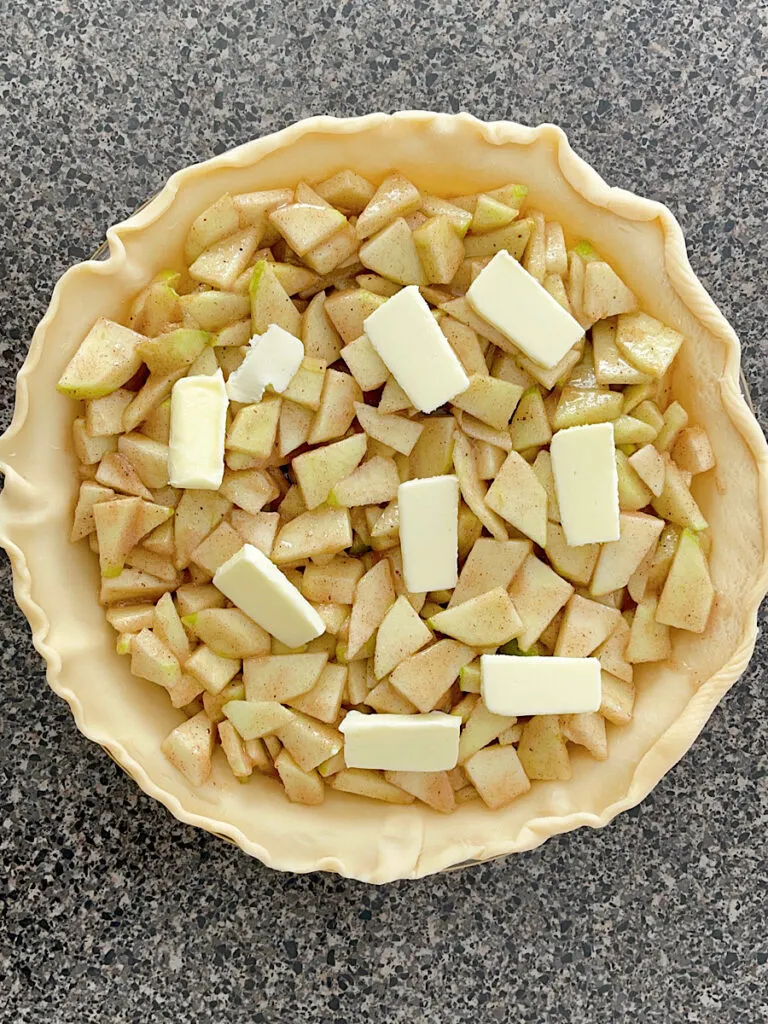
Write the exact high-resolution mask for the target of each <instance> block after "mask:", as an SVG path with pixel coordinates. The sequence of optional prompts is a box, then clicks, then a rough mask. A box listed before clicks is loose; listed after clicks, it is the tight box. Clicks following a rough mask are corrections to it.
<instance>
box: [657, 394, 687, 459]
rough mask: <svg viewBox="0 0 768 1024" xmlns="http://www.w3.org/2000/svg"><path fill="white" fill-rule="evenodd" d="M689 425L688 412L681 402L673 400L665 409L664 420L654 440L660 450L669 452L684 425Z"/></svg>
mask: <svg viewBox="0 0 768 1024" xmlns="http://www.w3.org/2000/svg"><path fill="white" fill-rule="evenodd" d="M687 425H688V413H687V412H686V411H685V409H684V408H683V407H682V405H680V403H679V402H672V403H671V404H670V405H668V406H667V408H666V410H665V411H664V422H663V424H662V427H661V429H660V430H659V433H658V434H657V436H656V440H655V441H654V442H653V443H654V445H655V446H656V447H657V448H658V450H659V451H660V452H668V451H669V449H670V448H671V447H672V445H673V444H674V443H675V441H676V440H677V437H678V434H679V433H680V431H681V430H682V429H683V427H685V426H687Z"/></svg>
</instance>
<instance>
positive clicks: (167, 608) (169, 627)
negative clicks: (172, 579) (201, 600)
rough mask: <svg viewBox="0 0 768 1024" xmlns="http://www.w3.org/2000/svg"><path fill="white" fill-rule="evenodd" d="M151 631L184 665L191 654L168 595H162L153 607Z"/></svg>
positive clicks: (187, 639) (180, 623) (182, 627)
mask: <svg viewBox="0 0 768 1024" xmlns="http://www.w3.org/2000/svg"><path fill="white" fill-rule="evenodd" d="M152 629H153V631H154V633H155V635H156V636H158V637H159V638H160V639H161V640H162V641H163V643H164V644H165V645H166V647H167V648H168V650H169V651H171V652H172V653H173V655H174V656H175V657H176V658H178V660H179V662H180V663H182V664H184V662H186V661H187V659H188V658H189V656H190V654H191V647H190V645H189V638H188V637H187V634H186V631H185V629H184V626H183V625H182V622H181V619H180V618H179V613H178V612H177V610H176V605H175V604H174V603H173V598H172V597H171V595H170V594H163V596H162V597H161V598H160V600H159V601H158V602H157V604H156V605H155V610H154V614H153V616H152Z"/></svg>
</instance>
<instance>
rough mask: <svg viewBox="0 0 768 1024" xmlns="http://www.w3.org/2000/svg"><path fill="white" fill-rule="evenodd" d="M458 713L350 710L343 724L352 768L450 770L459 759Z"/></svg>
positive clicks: (345, 743)
mask: <svg viewBox="0 0 768 1024" xmlns="http://www.w3.org/2000/svg"><path fill="white" fill-rule="evenodd" d="M460 728H461V719H460V718H459V717H458V715H446V714H444V713H443V712H442V711H430V712H429V713H428V714H425V715H363V714H361V713H360V712H359V711H350V712H349V714H348V715H347V716H346V718H345V719H344V721H343V722H342V723H341V725H340V726H339V729H340V730H341V732H343V733H344V761H345V762H346V765H347V767H348V768H378V769H381V770H382V771H389V772H447V771H450V770H451V768H455V767H456V764H457V762H458V759H459V730H460Z"/></svg>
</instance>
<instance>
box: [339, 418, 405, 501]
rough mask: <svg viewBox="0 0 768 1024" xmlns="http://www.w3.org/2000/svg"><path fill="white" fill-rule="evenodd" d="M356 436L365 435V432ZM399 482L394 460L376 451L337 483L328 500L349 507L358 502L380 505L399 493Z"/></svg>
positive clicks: (363, 436)
mask: <svg viewBox="0 0 768 1024" xmlns="http://www.w3.org/2000/svg"><path fill="white" fill-rule="evenodd" d="M354 436H355V437H362V438H365V434H356V435H354ZM350 440H351V439H350ZM342 443H344V442H342ZM399 486H400V477H399V475H398V472H397V466H396V465H395V463H394V461H393V460H392V459H386V458H381V457H380V456H378V455H376V456H374V458H372V459H369V460H368V461H367V462H364V463H363V464H362V466H358V467H357V469H355V470H354V471H353V472H352V473H351V474H350V475H349V476H348V477H346V478H345V479H344V480H341V481H340V482H339V483H337V484H336V485H335V487H334V488H333V490H332V491H331V493H330V494H329V496H328V502H329V504H331V505H343V506H346V507H347V508H351V507H352V506H356V505H381V504H382V503H383V502H385V501H392V499H393V498H396V497H397V489H398V487H399Z"/></svg>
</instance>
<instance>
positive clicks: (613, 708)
mask: <svg viewBox="0 0 768 1024" xmlns="http://www.w3.org/2000/svg"><path fill="white" fill-rule="evenodd" d="M600 679H601V688H602V703H601V705H600V714H601V715H602V716H603V718H606V719H607V720H608V721H609V722H612V723H613V724H614V725H626V724H627V723H628V722H631V721H632V709H633V706H634V703H635V688H634V685H633V684H632V682H626V681H625V680H622V679H616V678H615V676H612V675H609V673H608V672H601V673H600Z"/></svg>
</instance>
